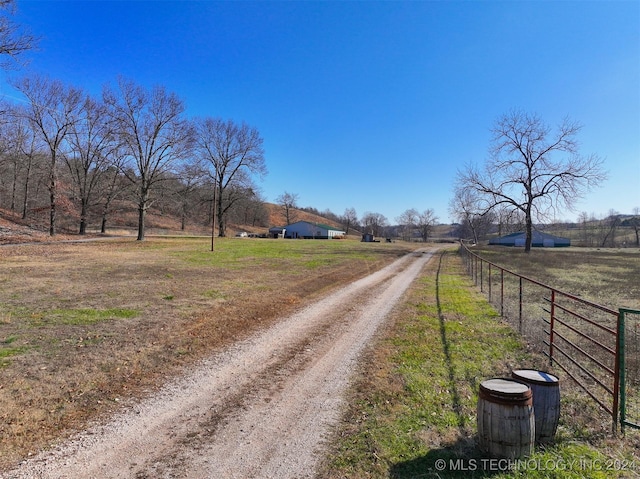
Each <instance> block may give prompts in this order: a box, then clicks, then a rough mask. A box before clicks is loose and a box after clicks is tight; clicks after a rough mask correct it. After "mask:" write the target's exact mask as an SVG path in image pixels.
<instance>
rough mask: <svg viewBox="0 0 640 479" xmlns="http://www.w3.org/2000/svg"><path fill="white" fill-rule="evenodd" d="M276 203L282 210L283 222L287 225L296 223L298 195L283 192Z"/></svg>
mask: <svg viewBox="0 0 640 479" xmlns="http://www.w3.org/2000/svg"><path fill="white" fill-rule="evenodd" d="M276 203H277V204H278V205H279V206H280V208H281V210H282V215H283V216H284V220H285V221H286V223H287V224H288V225H290V224H291V223H294V222H295V221H296V211H295V210H296V209H297V208H298V204H297V203H298V194H297V193H289V192H287V191H285V192H284V193H283V194H281V195H280V196H278V197H277V198H276Z"/></svg>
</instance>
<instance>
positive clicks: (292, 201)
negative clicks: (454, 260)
mask: <svg viewBox="0 0 640 479" xmlns="http://www.w3.org/2000/svg"><path fill="white" fill-rule="evenodd" d="M297 201H298V194H296V193H290V192H284V193H283V194H281V195H280V196H278V197H277V198H276V204H277V205H278V206H280V211H281V213H282V219H283V221H284V222H285V224H291V223H294V222H296V221H297V219H298V215H297V212H298V211H304V212H307V213H311V214H313V215H316V216H321V217H323V218H326V219H327V220H329V221H332V222H334V223H336V224H339V225H340V226H341V227H342V228H344V231H345V234H347V235H348V234H354V232H357V233H367V234H372V235H374V236H378V237H387V238H402V239H404V240H406V241H415V240H419V241H425V242H426V241H428V240H429V239H430V238H431V237H432V235H433V229H434V227H435V226H436V224H437V221H438V217H437V216H436V215H435V213H434V211H433V210H432V209H427V210H425V211H424V212H422V213H419V212H418V210H416V209H415V208H411V209H408V210H406V211H405V212H404V213H403V214H402V215H400V216H399V217H397V218H396V221H397V224H396V225H391V224H389V220H388V219H387V218H386V217H385V216H384V215H383V214H381V213H374V212H370V211H367V212H365V213H364V214H363V215H362V217H360V218H359V217H358V213H357V212H356V210H355V208H346V209H345V211H344V213H343V214H342V215H337V214H335V213H334V212H332V211H331V210H329V209H326V210H324V211H320V210H318V209H317V208H313V207H309V206H307V207H300V206H298V204H297Z"/></svg>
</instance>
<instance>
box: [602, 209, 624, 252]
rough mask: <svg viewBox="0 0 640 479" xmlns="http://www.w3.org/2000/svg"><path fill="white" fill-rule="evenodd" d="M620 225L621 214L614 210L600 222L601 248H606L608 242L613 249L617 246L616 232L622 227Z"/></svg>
mask: <svg viewBox="0 0 640 479" xmlns="http://www.w3.org/2000/svg"><path fill="white" fill-rule="evenodd" d="M620 223H621V220H620V213H618V212H617V211H616V210H613V209H611V210H609V214H608V215H607V217H606V218H605V219H603V220H602V221H600V230H601V238H602V241H601V243H600V246H601V247H603V248H604V247H605V246H606V245H607V242H608V243H609V245H610V246H611V247H612V248H613V247H614V246H615V245H616V230H617V229H618V226H620Z"/></svg>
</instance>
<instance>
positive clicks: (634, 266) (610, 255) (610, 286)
mask: <svg viewBox="0 0 640 479" xmlns="http://www.w3.org/2000/svg"><path fill="white" fill-rule="evenodd" d="M473 251H474V252H475V253H477V254H479V255H480V256H481V257H483V258H484V259H487V260H488V261H491V262H493V263H496V264H497V265H499V266H502V267H504V268H507V269H509V270H511V271H515V272H518V273H519V274H521V275H523V276H527V277H529V278H532V279H535V280H537V281H540V282H542V283H545V284H547V285H549V286H551V287H553V288H556V289H560V290H563V291H566V292H570V293H573V294H576V295H579V296H581V297H583V298H585V299H588V300H589V301H593V302H595V303H598V304H602V305H604V306H607V307H609V308H613V309H617V308H620V307H626V308H631V309H640V281H639V278H640V249H639V248H615V249H614V248H533V249H532V250H531V252H530V253H529V254H526V253H524V250H523V249H522V248H508V247H500V246H484V247H479V248H478V247H476V248H473Z"/></svg>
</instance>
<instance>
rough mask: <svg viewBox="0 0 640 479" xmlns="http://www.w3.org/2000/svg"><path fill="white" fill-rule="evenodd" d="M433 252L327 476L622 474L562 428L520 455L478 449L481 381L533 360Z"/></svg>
mask: <svg viewBox="0 0 640 479" xmlns="http://www.w3.org/2000/svg"><path fill="white" fill-rule="evenodd" d="M434 261H438V267H437V271H436V272H435V273H434V272H433V271H430V272H428V273H427V274H426V275H425V276H424V277H423V278H422V279H421V280H420V283H419V285H418V287H417V288H414V290H413V291H412V292H411V295H410V297H409V298H408V302H407V304H406V306H405V308H404V310H402V311H401V312H400V313H399V314H398V316H397V320H396V323H395V326H394V330H393V331H392V333H391V334H389V335H388V337H387V338H386V339H383V340H382V341H381V343H380V344H379V345H378V346H377V347H376V352H375V353H373V354H374V356H375V358H374V359H373V360H371V361H369V364H368V366H367V370H366V371H365V372H364V375H363V376H364V377H363V379H362V380H361V381H360V383H359V384H358V385H357V387H356V392H355V393H354V394H355V399H354V401H353V402H352V404H351V407H350V410H349V411H348V413H347V417H346V422H345V424H344V425H343V426H342V427H341V430H340V431H339V432H338V434H337V436H339V439H338V440H337V445H336V446H335V448H334V451H333V454H332V458H331V460H330V463H329V464H328V466H327V467H326V468H325V470H324V471H323V472H322V475H323V477H327V478H328V477H344V478H364V477H366V478H389V477H391V478H394V479H400V478H403V479H408V478H412V479H414V478H473V477H486V476H491V477H498V478H520V477H533V478H573V477H575V478H578V477H581V478H582V477H584V478H605V477H616V476H618V475H624V473H623V472H624V471H622V469H623V463H622V462H619V463H618V464H619V467H618V470H616V466H615V461H612V460H610V459H608V458H607V457H606V456H605V455H603V454H601V453H600V452H598V451H597V450H596V449H594V448H593V447H591V446H588V445H586V444H580V443H577V442H576V441H573V440H571V439H570V438H566V437H565V438H563V439H562V440H560V441H558V443H557V444H555V445H553V446H551V447H548V448H547V449H546V451H537V452H536V453H535V454H534V455H533V456H531V457H530V458H527V459H525V460H521V461H519V462H515V461H514V462H511V463H510V462H507V461H502V462H500V461H498V460H495V459H491V458H489V457H486V456H485V455H483V453H482V452H480V451H479V450H478V449H477V447H476V442H475V441H476V438H475V435H476V430H477V428H476V416H477V413H476V407H477V400H478V388H479V385H480V383H481V382H482V381H483V380H485V379H488V378H490V377H501V376H505V375H508V374H509V373H510V371H511V370H512V369H516V368H530V367H534V366H533V364H532V361H533V359H531V358H530V357H529V356H528V354H527V352H526V349H525V345H524V343H523V342H522V340H521V339H520V337H519V336H518V335H517V334H516V333H515V332H514V331H513V330H512V329H511V328H510V327H509V326H508V325H506V324H505V323H503V322H502V321H501V320H500V318H499V317H498V315H497V313H496V312H495V311H494V310H493V308H492V307H491V306H490V305H489V304H488V303H487V302H486V301H485V300H484V299H483V298H482V297H481V296H479V295H478V293H477V292H476V291H475V289H474V287H473V285H472V284H471V283H470V282H469V280H468V278H467V277H466V276H465V275H464V274H463V273H462V271H461V263H460V261H459V259H458V257H457V255H456V254H455V252H451V251H449V252H445V253H443V254H442V255H441V256H440V257H439V258H438V257H436V258H435V259H434ZM607 461H609V462H607ZM622 461H623V460H622ZM608 465H610V466H611V467H609V468H607V466H608ZM626 465H627V469H630V468H632V467H633V466H635V465H634V464H632V463H631V462H628V463H626ZM627 472H628V471H627Z"/></svg>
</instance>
